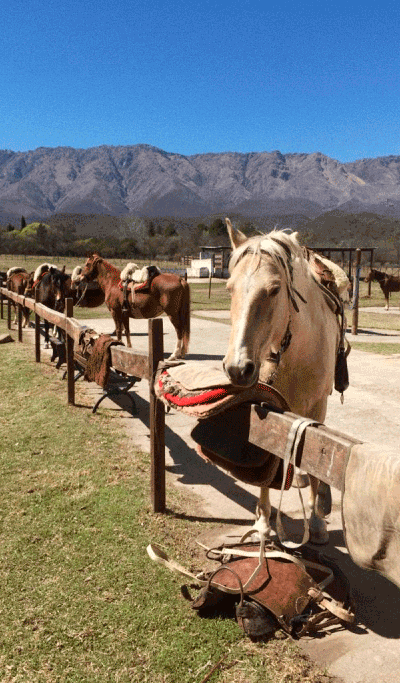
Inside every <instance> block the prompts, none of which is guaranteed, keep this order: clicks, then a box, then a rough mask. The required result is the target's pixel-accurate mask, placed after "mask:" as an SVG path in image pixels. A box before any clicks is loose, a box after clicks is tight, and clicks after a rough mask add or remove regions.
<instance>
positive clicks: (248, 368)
mask: <svg viewBox="0 0 400 683" xmlns="http://www.w3.org/2000/svg"><path fill="white" fill-rule="evenodd" d="M255 368H256V366H255V363H253V362H252V361H251V360H248V361H247V362H246V363H245V365H244V368H243V372H242V375H243V379H245V380H248V379H251V378H252V377H253V375H254V370H255Z"/></svg>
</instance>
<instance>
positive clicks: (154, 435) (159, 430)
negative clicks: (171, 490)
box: [0, 287, 381, 512]
mask: <svg viewBox="0 0 400 683" xmlns="http://www.w3.org/2000/svg"><path fill="white" fill-rule="evenodd" d="M3 297H4V298H6V299H7V300H8V322H9V328H11V324H10V320H11V317H10V310H11V301H15V302H16V303H17V305H18V306H19V307H21V310H22V306H27V307H28V308H30V309H31V310H32V311H34V312H35V316H37V319H38V317H43V318H45V319H47V320H49V321H50V322H52V323H54V324H56V325H58V326H59V327H61V328H62V329H63V330H65V332H66V335H67V336H68V337H69V338H70V339H71V342H72V345H74V344H78V343H79V335H80V333H81V331H83V330H85V329H87V328H85V327H81V326H80V325H79V323H78V322H77V321H76V320H75V319H74V318H73V317H72V314H71V313H72V309H71V308H69V307H70V304H68V307H67V312H68V314H67V315H64V314H62V313H57V312H56V311H52V310H51V309H49V308H47V307H46V306H43V305H42V304H38V303H36V302H35V301H33V299H28V298H26V297H24V296H21V295H18V294H14V293H13V292H10V291H9V290H7V289H5V288H4V287H0V299H1V315H2V316H3ZM36 327H38V325H37V326H36ZM18 328H19V340H20V341H22V317H21V316H19V317H18ZM148 330H149V352H148V354H143V353H142V352H141V353H138V352H137V351H135V350H134V349H129V348H127V347H125V346H112V347H111V349H110V351H111V363H112V367H113V368H115V369H116V370H119V371H121V372H125V373H126V374H132V375H136V376H137V377H141V378H143V379H146V380H148V382H149V404H150V449H151V499H152V504H153V510H154V512H164V511H165V408H164V404H163V403H162V402H161V401H160V400H159V399H157V398H156V396H155V394H154V388H153V384H154V381H153V380H154V376H155V372H156V370H157V366H158V364H159V363H160V361H162V360H163V355H164V353H163V321H162V319H160V318H158V319H150V320H149V328H148ZM20 332H21V333H20ZM35 341H36V343H38V341H39V342H40V338H39V335H38V334H35ZM72 373H73V369H72V372H71V374H72ZM68 400H70V397H69V399H68ZM297 419H298V415H295V414H293V413H289V412H286V413H283V414H280V413H276V412H274V411H273V410H270V409H269V408H268V406H265V405H263V406H259V405H253V406H252V407H251V411H250V423H249V434H248V442H249V443H251V444H253V445H255V446H257V447H258V448H260V449H262V450H263V451H265V452H267V453H270V454H273V455H276V456H278V457H279V458H284V452H285V444H286V440H287V437H288V434H289V431H290V428H291V426H292V424H293V422H294V421H295V420H297ZM213 423H214V428H216V429H217V431H219V433H221V430H222V432H224V431H226V430H228V429H230V426H229V424H228V423H227V420H226V415H225V414H224V413H221V414H220V415H217V416H214V417H213ZM198 424H199V425H200V424H202V425H203V427H202V428H204V429H206V430H208V429H210V428H211V427H210V425H207V420H200V421H199V423H198ZM232 428H233V429H234V430H237V425H234V426H233V427H232ZM235 433H236V432H235ZM231 438H232V437H231ZM356 444H361V442H360V441H359V440H357V439H354V438H353V437H350V436H348V435H346V434H342V433H341V432H338V431H335V430H333V429H331V428H328V427H326V426H325V425H318V426H312V425H310V426H308V427H307V429H306V430H305V434H304V437H303V445H302V448H301V451H300V452H299V456H298V461H297V462H296V464H297V466H299V467H300V466H301V468H302V469H303V470H305V471H307V472H309V473H310V474H312V475H314V476H315V477H317V478H318V479H321V480H322V481H324V482H326V483H327V484H329V485H331V486H333V487H335V488H337V489H341V488H342V486H343V484H344V475H345V470H346V463H347V459H348V455H349V452H350V450H351V449H352V448H353V447H354V446H355V445H356ZM362 446H363V447H365V449H364V450H365V457H366V458H370V452H371V445H370V444H362ZM218 448H219V450H220V452H218ZM364 450H363V451H362V452H364ZM376 450H377V453H378V452H379V453H381V449H379V451H378V447H376ZM214 451H215V452H216V453H217V454H218V455H220V456H221V457H222V458H223V457H224V448H223V447H222V450H221V444H219V446H218V445H216V447H215V449H214Z"/></svg>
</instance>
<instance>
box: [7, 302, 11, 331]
mask: <svg viewBox="0 0 400 683" xmlns="http://www.w3.org/2000/svg"><path fill="white" fill-rule="evenodd" d="M7 327H8V329H9V330H11V299H10V298H8V299H7Z"/></svg>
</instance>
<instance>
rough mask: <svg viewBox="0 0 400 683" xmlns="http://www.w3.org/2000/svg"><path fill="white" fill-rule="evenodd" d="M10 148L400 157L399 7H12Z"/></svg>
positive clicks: (68, 0) (139, 2) (7, 62)
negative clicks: (118, 147)
mask: <svg viewBox="0 0 400 683" xmlns="http://www.w3.org/2000/svg"><path fill="white" fill-rule="evenodd" d="M1 53H2V55H1V62H0V63H1V65H2V66H1V69H0V93H1V100H0V149H9V150H13V151H26V150H31V149H36V148H37V147H58V146H70V147H76V148H88V147H95V146H98V145H103V144H104V145H134V144H139V143H145V144H149V145H154V146H156V147H160V148H161V149H163V150H166V151H168V152H176V153H179V154H184V155H191V154H201V153H206V152H226V151H228V152H260V151H272V150H277V149H278V150H280V151H281V152H282V153H290V152H306V153H311V152H316V151H319V152H322V153H323V154H327V155H328V156H331V157H333V158H335V159H338V160H339V161H342V162H346V161H354V160H356V159H362V158H366V157H376V156H387V155H390V154H395V155H398V154H400V125H399V124H400V118H399V112H400V6H399V4H398V2H389V1H387V0H382V1H381V2H380V3H370V2H362V3H361V2H358V1H357V2H351V0H350V2H343V1H342V0H337V1H336V2H335V3H331V2H329V0H328V1H327V2H307V1H305V2H286V1H285V0H279V2H276V1H275V2H273V3H268V2H266V1H265V0H264V1H263V2H246V0H241V1H240V2H239V1H237V0H232V1H229V0H228V1H226V0H219V1H217V3H215V2H210V1H209V0H201V2H195V1H194V0H186V1H185V2H184V1H183V0H178V1H177V0H169V1H166V0H148V1H147V2H143V0H129V1H128V0H114V1H113V2H111V0H96V2H93V0H85V2H82V1H80V2H77V0H63V1H62V2H61V1H59V0H46V2H44V0H40V1H39V0H13V2H12V3H8V4H7V5H6V6H5V7H4V8H3V11H2V39H1Z"/></svg>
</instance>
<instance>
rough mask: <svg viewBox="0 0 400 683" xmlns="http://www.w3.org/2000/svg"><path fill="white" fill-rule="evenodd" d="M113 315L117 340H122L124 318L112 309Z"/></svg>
mask: <svg viewBox="0 0 400 683" xmlns="http://www.w3.org/2000/svg"><path fill="white" fill-rule="evenodd" d="M111 315H112V317H113V320H114V325H115V334H116V335H117V340H118V341H120V342H122V320H121V316H118V315H117V314H116V313H114V311H111Z"/></svg>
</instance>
